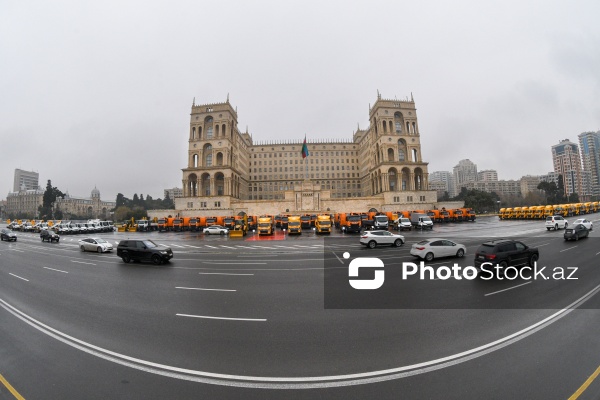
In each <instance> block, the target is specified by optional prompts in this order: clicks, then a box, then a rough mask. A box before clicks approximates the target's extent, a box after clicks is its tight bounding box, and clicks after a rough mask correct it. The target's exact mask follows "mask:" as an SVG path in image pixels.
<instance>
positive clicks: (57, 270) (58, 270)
mask: <svg viewBox="0 0 600 400" xmlns="http://www.w3.org/2000/svg"><path fill="white" fill-rule="evenodd" d="M44 268H45V269H49V270H52V271H56V272H63V273H65V274H68V272H67V271H61V270H60V269H54V268H49V267H44Z"/></svg>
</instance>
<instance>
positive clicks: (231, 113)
mask: <svg viewBox="0 0 600 400" xmlns="http://www.w3.org/2000/svg"><path fill="white" fill-rule="evenodd" d="M188 143H189V147H188V166H187V168H185V169H183V173H184V174H183V195H184V196H185V197H188V196H190V197H197V196H230V197H231V198H235V199H242V198H246V196H247V187H248V172H247V171H248V153H247V147H248V146H249V145H251V140H250V136H249V135H247V134H246V135H242V134H240V133H239V131H238V128H237V112H236V110H234V109H233V107H231V105H230V104H229V96H228V97H227V101H226V102H225V103H216V104H209V105H195V104H192V113H191V120H190V136H189V140H188Z"/></svg>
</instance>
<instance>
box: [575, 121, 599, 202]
mask: <svg viewBox="0 0 600 400" xmlns="http://www.w3.org/2000/svg"><path fill="white" fill-rule="evenodd" d="M579 148H580V149H581V160H582V162H583V170H584V171H585V172H586V173H587V174H588V176H589V187H590V188H589V194H590V195H592V196H594V199H598V197H600V131H598V132H583V133H581V134H579Z"/></svg>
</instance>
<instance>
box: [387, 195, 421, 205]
mask: <svg viewBox="0 0 600 400" xmlns="http://www.w3.org/2000/svg"><path fill="white" fill-rule="evenodd" d="M402 198H403V196H394V203H401V202H402V200H401V199H402ZM419 201H420V202H422V203H423V202H425V196H419ZM406 202H407V203H412V202H413V196H406Z"/></svg>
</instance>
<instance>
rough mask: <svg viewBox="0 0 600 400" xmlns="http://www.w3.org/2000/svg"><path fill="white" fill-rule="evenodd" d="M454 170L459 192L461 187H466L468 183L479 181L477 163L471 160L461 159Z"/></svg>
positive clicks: (455, 182)
mask: <svg viewBox="0 0 600 400" xmlns="http://www.w3.org/2000/svg"><path fill="white" fill-rule="evenodd" d="M453 171H454V187H455V188H456V193H457V194H458V193H460V190H461V188H463V187H466V184H467V183H469V182H476V181H477V165H476V164H474V163H473V162H472V161H471V160H468V159H466V160H460V161H459V162H458V164H457V165H456V166H455V167H454V170H453Z"/></svg>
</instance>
